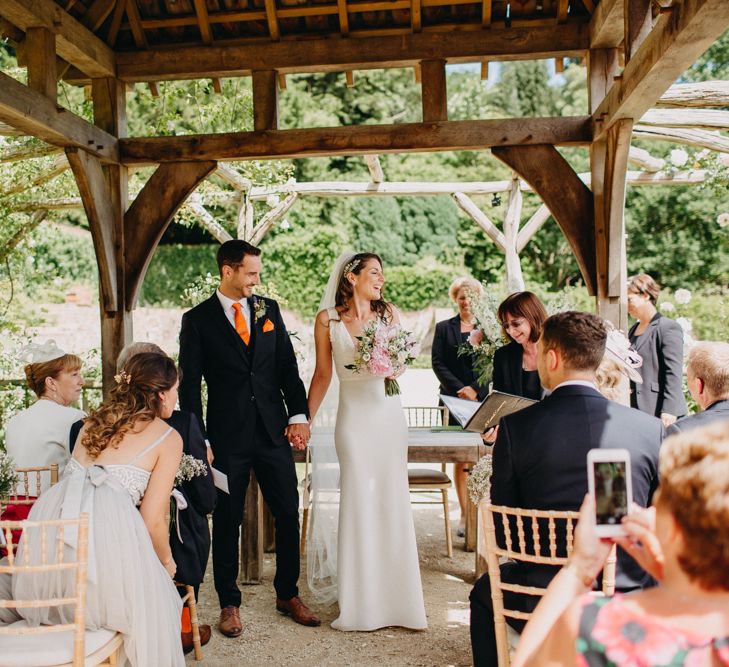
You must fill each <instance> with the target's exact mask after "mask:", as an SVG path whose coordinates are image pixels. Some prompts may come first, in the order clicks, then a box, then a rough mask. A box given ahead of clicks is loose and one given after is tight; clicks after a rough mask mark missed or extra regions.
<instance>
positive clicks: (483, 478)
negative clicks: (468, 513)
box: [466, 454, 493, 505]
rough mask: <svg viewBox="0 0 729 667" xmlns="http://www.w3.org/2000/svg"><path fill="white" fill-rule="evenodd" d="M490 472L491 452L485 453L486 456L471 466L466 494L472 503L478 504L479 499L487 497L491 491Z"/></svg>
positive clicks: (491, 469) (491, 470)
mask: <svg viewBox="0 0 729 667" xmlns="http://www.w3.org/2000/svg"><path fill="white" fill-rule="evenodd" d="M492 472H493V468H492V460H491V454H486V456H483V457H482V458H481V459H479V462H478V463H477V464H476V465H475V466H473V469H472V470H471V474H470V475H469V476H468V481H467V482H466V486H467V487H468V495H469V496H470V498H471V501H472V502H473V504H474V505H478V503H479V502H480V501H481V500H483V499H484V498H488V496H489V493H490V492H491V473H492Z"/></svg>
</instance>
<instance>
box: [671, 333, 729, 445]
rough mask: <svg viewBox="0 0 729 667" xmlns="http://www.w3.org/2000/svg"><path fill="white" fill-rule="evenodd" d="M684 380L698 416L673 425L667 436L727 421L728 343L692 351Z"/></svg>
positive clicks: (692, 349) (702, 346)
mask: <svg viewBox="0 0 729 667" xmlns="http://www.w3.org/2000/svg"><path fill="white" fill-rule="evenodd" d="M686 379H687V380H688V388H689V391H690V392H691V396H693V399H694V400H695V401H696V402H697V403H698V405H699V407H700V408H701V412H697V413H696V414H695V415H689V416H688V417H684V418H683V419H679V420H678V421H677V422H675V423H674V424H672V425H671V426H670V427H669V429H668V434H669V435H672V434H674V433H682V432H684V431H687V430H688V429H690V428H696V427H697V426H706V425H707V424H709V423H711V422H713V421H719V420H722V419H729V343H709V342H706V343H697V344H696V345H695V346H694V347H692V348H691V351H690V352H689V354H688V362H687V364H686Z"/></svg>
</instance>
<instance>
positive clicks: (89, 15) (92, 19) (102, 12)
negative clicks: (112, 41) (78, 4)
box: [79, 0, 116, 32]
mask: <svg viewBox="0 0 729 667" xmlns="http://www.w3.org/2000/svg"><path fill="white" fill-rule="evenodd" d="M115 4H116V0H94V2H92V3H91V5H90V6H89V8H88V9H87V10H86V11H85V12H84V13H83V14H82V15H81V16H80V17H79V21H81V23H83V24H84V25H85V26H86V27H87V28H88V29H89V30H91V32H96V31H97V30H98V29H99V28H100V27H101V26H102V25H103V24H104V21H106V19H107V18H108V17H109V15H110V14H111V13H112V12H113V11H114V5H115Z"/></svg>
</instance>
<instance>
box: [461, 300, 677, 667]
mask: <svg viewBox="0 0 729 667" xmlns="http://www.w3.org/2000/svg"><path fill="white" fill-rule="evenodd" d="M606 340H607V330H606V328H605V323H604V321H603V320H602V319H601V318H600V317H598V316H596V315H592V314H590V313H581V312H575V311H568V312H564V313H558V314H556V315H553V316H552V317H550V318H549V319H547V321H546V322H545V323H544V328H543V330H542V335H541V337H540V339H539V343H538V346H537V368H538V370H539V379H540V381H541V383H542V387H544V388H545V389H548V390H550V391H551V394H550V395H549V396H547V397H546V398H545V399H544V400H542V401H541V402H540V403H536V404H535V405H532V406H530V407H528V408H526V409H524V410H521V411H519V412H517V413H514V414H512V415H509V416H507V417H504V418H503V419H502V420H501V423H500V426H499V434H498V437H497V440H496V444H495V445H494V451H493V476H492V478H491V480H492V481H491V502H492V503H493V504H494V505H506V506H509V507H521V508H530V509H540V510H549V509H553V510H573V511H577V510H579V508H580V505H581V504H582V500H583V499H584V497H585V494H586V493H587V453H588V451H589V450H591V449H615V448H623V449H626V450H627V451H628V452H629V456H630V461H631V467H630V471H631V472H630V475H631V480H630V481H631V485H632V492H633V500H634V501H635V502H636V503H638V504H639V505H642V506H643V507H646V506H647V505H648V504H649V503H650V500H651V497H652V495H653V492H654V491H655V489H656V487H657V486H658V450H659V447H660V444H661V441H662V440H663V438H664V437H665V430H664V428H663V424H662V423H661V421H660V420H659V419H657V418H656V417H652V416H650V415H647V414H645V413H642V412H640V411H638V410H634V409H632V408H629V407H626V406H623V405H620V404H619V403H615V402H613V401H609V400H608V399H606V398H605V397H604V396H603V395H602V394H600V392H599V391H598V390H597V387H596V386H595V373H596V371H597V367H598V366H599V365H600V362H601V361H602V358H603V355H604V353H605V343H606ZM527 537H530V536H527ZM497 540H498V541H499V543H500V544H502V545H503V544H504V540H503V531H499V529H498V528H497ZM527 541H529V540H527ZM547 543H548V540H547V539H542V544H547ZM557 571H558V568H555V567H553V566H545V565H531V564H525V563H513V562H510V563H505V564H503V565H502V566H501V578H502V581H504V582H508V583H514V584H522V585H527V586H537V587H546V586H547V585H548V584H549V582H550V581H551V579H552V578H553V577H554V575H555V574H556V572H557ZM616 583H617V589H618V590H620V591H630V590H635V589H637V588H642V587H644V586H648V585H651V584H652V583H653V580H652V579H651V578H650V576H649V575H647V574H646V573H645V572H644V571H643V570H641V569H640V567H638V566H637V565H636V564H635V562H634V561H633V560H632V559H631V558H630V557H628V556H627V555H626V554H624V553H620V554H619V556H618V567H617V582H616ZM537 602H538V599H537V598H535V597H527V596H520V595H517V594H513V593H508V592H505V594H504V605H505V607H507V608H510V609H517V610H521V611H524V612H531V611H532V610H533V609H534V607H535V606H536V604H537ZM507 622H508V623H509V624H511V625H513V627H514V628H515V629H517V630H521V629H522V628H523V626H524V622H523V621H521V622H520V621H514V620H513V619H507ZM471 645H472V648H473V657H474V664H475V665H476V667H482V666H483V667H486V666H491V665H496V664H497V656H496V638H495V634H494V623H493V607H492V602H491V588H490V585H489V580H488V575H484V576H483V577H481V579H479V580H478V581H477V582H476V585H475V586H474V588H473V591H472V592H471Z"/></svg>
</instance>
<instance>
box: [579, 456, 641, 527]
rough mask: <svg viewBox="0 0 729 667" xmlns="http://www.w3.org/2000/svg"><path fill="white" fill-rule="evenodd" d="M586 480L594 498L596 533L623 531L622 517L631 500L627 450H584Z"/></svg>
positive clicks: (631, 490) (626, 512) (631, 491)
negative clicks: (585, 451) (585, 452)
mask: <svg viewBox="0 0 729 667" xmlns="http://www.w3.org/2000/svg"><path fill="white" fill-rule="evenodd" d="M587 484H588V488H589V491H590V494H591V495H592V497H593V498H594V499H595V523H596V526H597V535H598V536H599V537H616V536H620V535H625V534H626V533H625V529H624V528H623V525H622V519H623V517H624V516H627V514H628V510H629V508H630V505H631V503H632V502H633V488H632V484H631V475H630V452H629V451H628V450H627V449H591V450H590V451H589V452H587Z"/></svg>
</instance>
